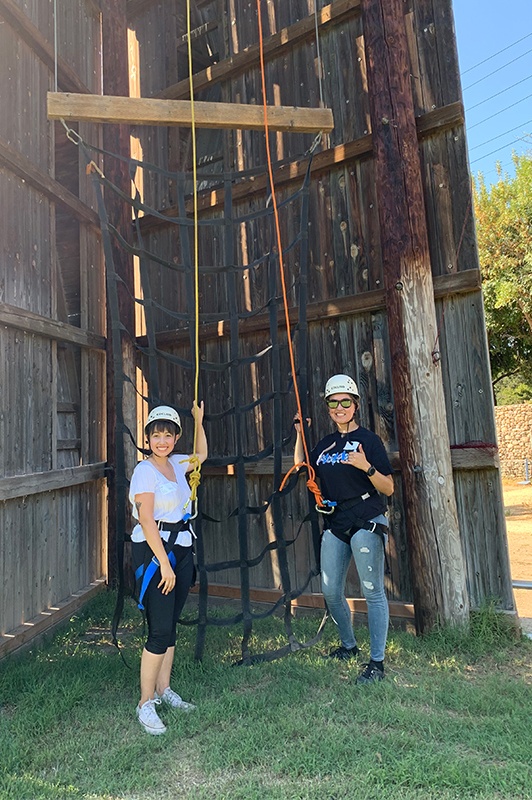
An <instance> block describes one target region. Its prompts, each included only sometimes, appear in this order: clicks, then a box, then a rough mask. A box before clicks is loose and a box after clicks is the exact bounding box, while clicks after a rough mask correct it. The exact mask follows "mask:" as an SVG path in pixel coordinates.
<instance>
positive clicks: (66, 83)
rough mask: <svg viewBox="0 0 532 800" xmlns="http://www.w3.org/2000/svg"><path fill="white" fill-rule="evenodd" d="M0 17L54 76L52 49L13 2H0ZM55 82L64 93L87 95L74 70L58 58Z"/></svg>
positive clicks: (53, 54)
mask: <svg viewBox="0 0 532 800" xmlns="http://www.w3.org/2000/svg"><path fill="white" fill-rule="evenodd" d="M0 16H2V17H3V18H4V19H5V21H6V22H7V23H9V25H10V26H11V27H12V28H13V30H14V31H16V32H17V33H18V35H19V36H20V37H21V39H23V41H24V42H26V44H27V45H28V47H30V48H31V50H33V52H34V53H35V54H36V55H37V56H38V57H39V58H40V59H41V61H42V62H43V64H45V65H46V66H47V67H48V68H49V70H50V72H51V73H52V74H54V73H55V52H54V48H53V47H52V45H51V44H50V43H49V42H48V41H47V40H46V39H45V38H44V36H43V35H42V33H41V32H40V30H39V29H38V28H36V27H35V25H34V24H33V23H32V21H31V20H30V19H29V17H28V16H26V14H25V13H24V12H23V11H22V10H21V9H20V8H19V7H18V6H17V5H16V4H15V3H14V2H13V0H0ZM57 81H58V83H59V86H60V87H61V88H62V89H63V90H64V91H68V92H81V93H87V94H88V92H89V90H88V89H87V87H86V86H85V84H84V83H83V82H82V81H81V80H80V79H79V77H78V75H77V74H76V72H75V70H73V69H72V67H71V66H70V65H69V64H68V63H67V62H66V61H65V60H64V59H63V58H61V57H60V56H58V58H57Z"/></svg>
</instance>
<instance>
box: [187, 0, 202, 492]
mask: <svg viewBox="0 0 532 800" xmlns="http://www.w3.org/2000/svg"><path fill="white" fill-rule="evenodd" d="M190 17H191V14H190V0H187V52H188V80H189V86H190V112H191V138H192V180H193V184H194V187H193V196H194V347H195V364H194V370H195V374H194V403H195V404H196V405H198V395H199V366H200V358H199V247H198V190H197V167H196V161H197V158H196V117H195V109H194V76H193V73H192V36H191V33H192V26H191V18H190ZM197 441H198V423H197V420H196V418H194V444H193V448H192V453H193V455H192V456H191V458H190V463H191V464H192V465H193V468H192V471H191V472H190V474H189V476H188V481H189V484H190V490H191V491H190V498H191V500H192V502H195V500H196V494H197V490H198V486H199V484H200V482H201V464H200V461H199V458H198V457H197V455H196V447H197Z"/></svg>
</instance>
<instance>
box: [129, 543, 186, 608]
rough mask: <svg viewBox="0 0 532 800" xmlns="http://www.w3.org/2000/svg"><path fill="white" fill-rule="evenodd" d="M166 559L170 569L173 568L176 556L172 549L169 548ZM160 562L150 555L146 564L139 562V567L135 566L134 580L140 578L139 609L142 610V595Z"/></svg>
mask: <svg viewBox="0 0 532 800" xmlns="http://www.w3.org/2000/svg"><path fill="white" fill-rule="evenodd" d="M168 561H169V562H170V564H171V566H172V569H174V567H175V565H176V557H175V555H174V552H173V550H170V552H169V553H168ZM159 567H160V564H159V562H158V560H157V559H156V558H155V556H153V557H152V559H151V561H150V562H149V564H148V566H146V564H141V565H140V567H138V568H137V570H136V571H135V581H139V580H140V579H141V578H142V584H141V586H140V592H139V602H138V607H139V608H140V610H141V611H144V606H143V604H142V601H143V600H144V595H145V594H146V589H147V588H148V586H149V585H150V581H151V579H152V578H153V576H154V575H155V573H156V572H157V570H158V569H159Z"/></svg>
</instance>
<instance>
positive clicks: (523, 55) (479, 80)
mask: <svg viewBox="0 0 532 800" xmlns="http://www.w3.org/2000/svg"><path fill="white" fill-rule="evenodd" d="M529 53H532V49H530V50H527V51H526V52H524V53H521V55H520V56H517V57H516V58H512V60H511V61H507V62H506V64H502V65H501V66H500V67H498V69H494V70H493V72H488V74H487V75H484V77H483V78H479V79H478V81H475V82H474V83H470V84H469V86H465V87H464V90H463V91H464V92H466V91H467V90H468V89H472V88H473V86H476V85H477V83H482V81H485V80H487V79H488V78H491V76H492V75H496V74H497V72H500V71H501V70H502V69H504V68H505V67H509V66H510V64H515V62H516V61H519V59H521V58H524V57H525V56H527V55H528V54H529Z"/></svg>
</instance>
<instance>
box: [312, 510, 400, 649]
mask: <svg viewBox="0 0 532 800" xmlns="http://www.w3.org/2000/svg"><path fill="white" fill-rule="evenodd" d="M372 521H374V522H380V523H383V524H387V519H386V517H385V516H383V515H380V516H378V517H374V520H372ZM351 556H353V558H354V560H355V565H356V568H357V572H358V577H359V578H360V587H361V589H362V592H363V594H364V598H365V600H366V603H367V607H368V627H369V639H370V658H372V659H373V660H374V661H383V660H384V650H385V647H386V638H387V636H388V623H389V619H390V611H389V608H388V600H387V598H386V594H385V592H384V547H383V546H382V539H381V537H380V536H378V535H377V534H376V533H370V532H369V531H366V530H364V529H363V528H361V529H360V530H358V531H357V532H356V533H355V534H354V536H353V537H352V538H351V544H350V545H349V544H346V543H345V542H342V541H341V539H338V538H337V537H336V536H335V535H334V534H333V533H331V531H329V530H326V531H324V532H323V536H322V540H321V588H322V592H323V596H324V598H325V601H326V603H327V607H328V609H329V612H330V614H331V616H332V618H333V620H334V622H335V623H336V625H337V626H338V633H339V634H340V639H341V641H342V644H343V646H344V647H348V648H351V647H354V646H355V645H356V638H355V634H354V631H353V623H352V621H351V610H350V608H349V606H348V604H347V600H346V599H345V581H346V577H347V570H348V568H349V563H350V561H351Z"/></svg>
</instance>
